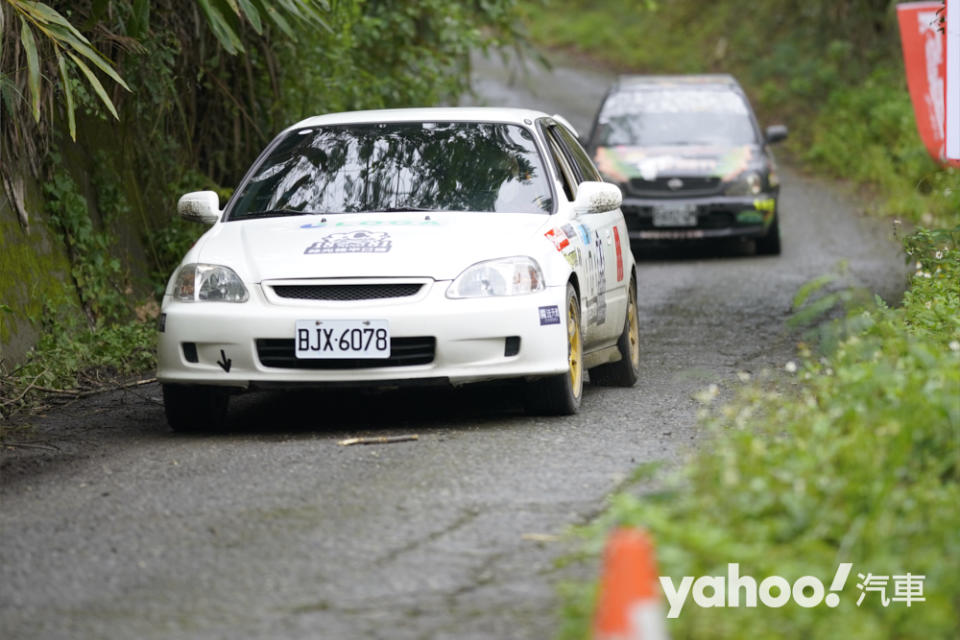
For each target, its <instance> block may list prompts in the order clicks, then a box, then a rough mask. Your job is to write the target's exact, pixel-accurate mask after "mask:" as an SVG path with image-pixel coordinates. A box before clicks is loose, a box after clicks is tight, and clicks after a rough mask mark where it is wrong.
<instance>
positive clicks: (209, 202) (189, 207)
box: [177, 191, 220, 224]
mask: <svg viewBox="0 0 960 640" xmlns="http://www.w3.org/2000/svg"><path fill="white" fill-rule="evenodd" d="M177 213H179V214H180V216H181V217H183V218H186V219H187V220H193V221H194V222H202V223H203V224H213V223H215V222H216V221H217V220H219V219H220V196H218V195H217V192H216V191H192V192H190V193H186V194H184V195H182V196H181V197H180V200H179V202H177Z"/></svg>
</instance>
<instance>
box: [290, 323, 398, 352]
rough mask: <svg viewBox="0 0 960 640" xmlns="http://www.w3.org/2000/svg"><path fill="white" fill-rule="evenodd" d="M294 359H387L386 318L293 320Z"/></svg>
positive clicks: (388, 340) (388, 345)
mask: <svg viewBox="0 0 960 640" xmlns="http://www.w3.org/2000/svg"><path fill="white" fill-rule="evenodd" d="M293 342H294V352H295V353H296V356H297V357H298V358H389V357H390V324H389V322H387V321H386V320H297V329H296V335H295V336H294V340H293Z"/></svg>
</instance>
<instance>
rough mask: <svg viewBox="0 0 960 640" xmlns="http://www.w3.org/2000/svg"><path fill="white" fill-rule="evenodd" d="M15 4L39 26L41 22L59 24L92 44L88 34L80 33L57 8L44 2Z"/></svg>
mask: <svg viewBox="0 0 960 640" xmlns="http://www.w3.org/2000/svg"><path fill="white" fill-rule="evenodd" d="M8 1H9V0H8ZM13 4H15V6H16V7H17V9H18V10H19V11H21V13H23V14H25V15H28V16H30V18H31V19H32V20H31V21H32V22H34V24H36V25H37V27H41V26H42V25H41V24H39V23H43V24H46V25H54V24H55V25H59V26H61V27H63V28H64V29H66V30H68V31H69V32H70V33H72V34H73V35H74V37H76V38H78V39H80V40H81V41H83V42H84V43H86V44H87V45H89V44H90V41H89V40H87V38H86V36H84V35H83V34H82V33H80V32H79V31H78V30H77V28H76V27H74V26H73V24H72V23H71V22H70V21H69V20H67V19H66V18H64V17H63V16H62V15H61V14H60V13H59V12H58V11H57V10H56V9H53V8H52V7H49V6H47V5H45V4H43V3H42V2H15V3H13Z"/></svg>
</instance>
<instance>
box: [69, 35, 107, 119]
mask: <svg viewBox="0 0 960 640" xmlns="http://www.w3.org/2000/svg"><path fill="white" fill-rule="evenodd" d="M67 55H68V56H70V59H71V60H73V62H74V64H76V65H77V66H78V67H80V71H82V72H83V75H85V76H86V77H87V82H89V83H90V86H91V87H93V90H94V91H95V92H96V94H97V96H99V97H100V100H102V101H103V104H104V105H106V107H107V109H108V110H109V111H110V113H111V114H112V115H113V117H114V118H116V119H117V120H119V119H120V116H119V115H117V108H116V107H115V106H113V100H111V99H110V96H108V95H107V92H106V90H104V88H103V85H102V84H100V80H99V79H98V78H97V76H96V75H95V74H94V73H93V71H91V70H90V67H88V66H87V65H86V64H84V63H83V60H81V59H80V57H79V56H78V55H77V54H75V53H74V52H72V51H67Z"/></svg>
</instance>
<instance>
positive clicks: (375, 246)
mask: <svg viewBox="0 0 960 640" xmlns="http://www.w3.org/2000/svg"><path fill="white" fill-rule="evenodd" d="M392 246H393V243H392V242H391V240H390V234H388V233H383V232H382V231H353V232H347V233H331V234H329V235H326V236H324V237H323V238H321V239H320V240H318V241H317V242H314V243H313V244H311V245H310V246H309V247H307V249H306V251H304V252H303V253H304V255H308V256H312V255H318V254H329V253H387V252H388V251H390V249H391V247H392Z"/></svg>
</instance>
